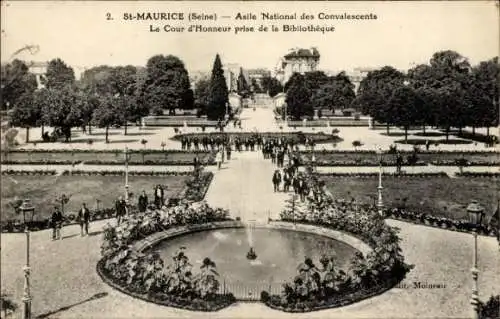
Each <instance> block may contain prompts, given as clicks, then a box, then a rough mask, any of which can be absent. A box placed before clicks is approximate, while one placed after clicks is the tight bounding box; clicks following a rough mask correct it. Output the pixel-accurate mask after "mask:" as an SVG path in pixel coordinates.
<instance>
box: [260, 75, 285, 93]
mask: <svg viewBox="0 0 500 319" xmlns="http://www.w3.org/2000/svg"><path fill="white" fill-rule="evenodd" d="M262 87H263V90H264V91H265V92H267V93H268V94H269V96H270V97H275V96H276V95H277V94H278V93H280V92H283V86H282V85H281V83H280V81H278V79H276V78H273V77H270V76H264V77H263V78H262Z"/></svg>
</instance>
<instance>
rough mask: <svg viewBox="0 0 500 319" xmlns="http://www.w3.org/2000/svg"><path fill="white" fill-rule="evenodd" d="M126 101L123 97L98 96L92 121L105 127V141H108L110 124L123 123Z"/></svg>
mask: <svg viewBox="0 0 500 319" xmlns="http://www.w3.org/2000/svg"><path fill="white" fill-rule="evenodd" d="M125 108H126V103H125V102H124V99H123V97H120V96H110V95H104V96H102V97H100V101H99V104H98V107H97V108H96V109H95V111H94V113H93V122H94V123H95V124H96V125H97V126H98V127H101V128H105V129H106V143H109V139H108V131H109V128H110V127H112V126H117V125H123V123H124V122H125V112H124V109H125Z"/></svg>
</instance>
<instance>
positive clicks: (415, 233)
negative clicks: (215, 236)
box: [1, 152, 500, 318]
mask: <svg viewBox="0 0 500 319" xmlns="http://www.w3.org/2000/svg"><path fill="white" fill-rule="evenodd" d="M272 170H273V165H272V164H271V163H270V162H269V161H264V160H262V159H261V158H260V154H258V153H250V152H249V153H242V154H235V157H234V158H233V159H231V161H230V162H229V163H226V164H224V165H223V169H221V170H220V171H218V172H216V175H215V178H214V181H213V183H212V185H211V186H210V189H209V192H208V194H207V198H206V199H207V201H208V202H209V203H210V204H212V205H217V206H222V207H226V208H229V209H230V210H231V215H232V217H241V218H242V220H251V219H257V220H259V221H262V220H266V219H267V218H268V214H269V212H270V214H271V217H276V216H277V214H279V211H280V210H281V208H282V207H283V205H284V199H285V197H286V195H284V194H283V193H276V194H275V193H273V192H272V186H271V181H270V177H271V175H270V174H271V171H272ZM374 191H375V190H374ZM110 222H112V223H113V222H114V221H110ZM388 222H389V223H390V224H391V225H394V226H397V227H399V228H400V229H401V237H402V248H403V254H404V255H405V257H406V258H407V261H408V262H409V263H412V264H414V265H415V268H414V269H413V270H412V271H411V272H410V273H409V274H408V276H407V279H405V280H404V283H408V284H409V285H410V286H411V285H412V283H413V282H414V281H420V282H423V283H429V284H444V285H445V288H442V289H410V288H408V289H405V288H394V289H392V290H390V291H388V292H386V293H384V294H382V295H380V296H378V297H374V298H371V299H368V300H365V301H362V302H359V303H356V304H354V305H351V306H348V307H344V308H339V309H332V310H325V311H319V312H313V313H308V314H296V315H290V314H285V313H281V312H278V311H275V310H271V309H269V308H267V307H266V306H264V305H262V304H246V303H238V304H235V305H233V306H231V307H229V308H228V309H224V310H221V311H219V312H216V313H210V314H208V317H210V318H284V317H294V318H324V317H328V318H373V317H379V318H391V317H392V318H396V317H397V318H401V317H407V318H414V317H429V316H432V317H448V318H451V317H464V316H468V314H469V310H470V305H469V297H470V292H471V289H472V280H471V275H470V272H469V269H470V267H471V262H472V236H471V235H468V234H462V233H456V232H451V231H446V230H439V229H433V228H428V227H424V226H416V225H412V224H407V223H403V222H398V221H388ZM105 223H106V221H99V222H95V223H93V224H92V225H91V232H92V235H91V236H89V237H83V238H81V237H80V236H79V228H78V227H77V226H69V227H66V228H65V229H64V231H63V236H64V237H65V238H64V240H62V241H55V242H53V241H51V240H50V235H51V234H50V232H49V231H41V232H35V233H33V234H32V248H31V253H32V257H31V263H32V273H33V276H32V292H33V296H34V299H33V311H34V313H35V314H36V315H38V316H40V315H46V316H45V317H50V318H124V317H136V318H146V317H147V318H188V317H189V318H198V317H207V314H201V313H193V312H189V311H183V310H177V309H172V308H167V307H162V306H158V305H154V304H150V303H147V302H144V301H140V300H137V299H134V298H132V297H129V296H127V295H124V294H122V293H120V292H117V291H114V290H113V289H112V288H110V287H108V286H107V285H106V284H104V283H103V282H102V281H101V280H100V278H99V277H98V275H97V273H96V271H95V265H96V263H97V261H98V260H99V258H100V252H99V246H100V243H101V235H100V231H101V229H102V226H103V225H104V224H105ZM443 243H446V245H444V244H443ZM24 245H25V242H24V235H23V234H2V243H1V248H2V250H1V254H2V255H1V257H2V259H1V267H2V288H3V289H6V290H8V291H11V292H15V299H16V300H18V301H20V300H21V295H22V287H23V273H22V266H23V263H24ZM479 269H480V277H479V287H480V294H481V297H482V299H486V298H487V297H489V295H491V294H493V293H496V294H498V293H499V292H500V288H499V286H498V285H497V283H498V278H499V276H500V274H499V269H500V255H499V253H498V243H497V242H496V240H495V239H494V238H489V237H480V238H479ZM49 314H50V315H49Z"/></svg>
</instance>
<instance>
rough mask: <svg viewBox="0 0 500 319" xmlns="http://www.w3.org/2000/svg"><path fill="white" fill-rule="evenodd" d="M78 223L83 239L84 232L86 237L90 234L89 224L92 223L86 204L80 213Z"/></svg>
mask: <svg viewBox="0 0 500 319" xmlns="http://www.w3.org/2000/svg"><path fill="white" fill-rule="evenodd" d="M78 222H79V223H80V236H82V237H83V235H84V234H83V231H85V235H88V234H89V223H90V211H89V209H88V208H87V205H86V204H85V203H83V204H82V208H80V210H79V211H78Z"/></svg>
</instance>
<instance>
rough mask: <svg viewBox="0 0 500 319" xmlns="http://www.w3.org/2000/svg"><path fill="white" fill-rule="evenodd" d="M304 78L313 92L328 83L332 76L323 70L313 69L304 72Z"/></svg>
mask: <svg viewBox="0 0 500 319" xmlns="http://www.w3.org/2000/svg"><path fill="white" fill-rule="evenodd" d="M304 80H305V82H306V86H307V88H308V89H309V90H310V91H311V92H315V91H316V90H318V89H319V88H320V87H321V86H322V85H325V84H326V83H328V81H329V80H330V78H329V77H328V76H327V75H326V74H325V72H323V71H312V72H306V73H304Z"/></svg>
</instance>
